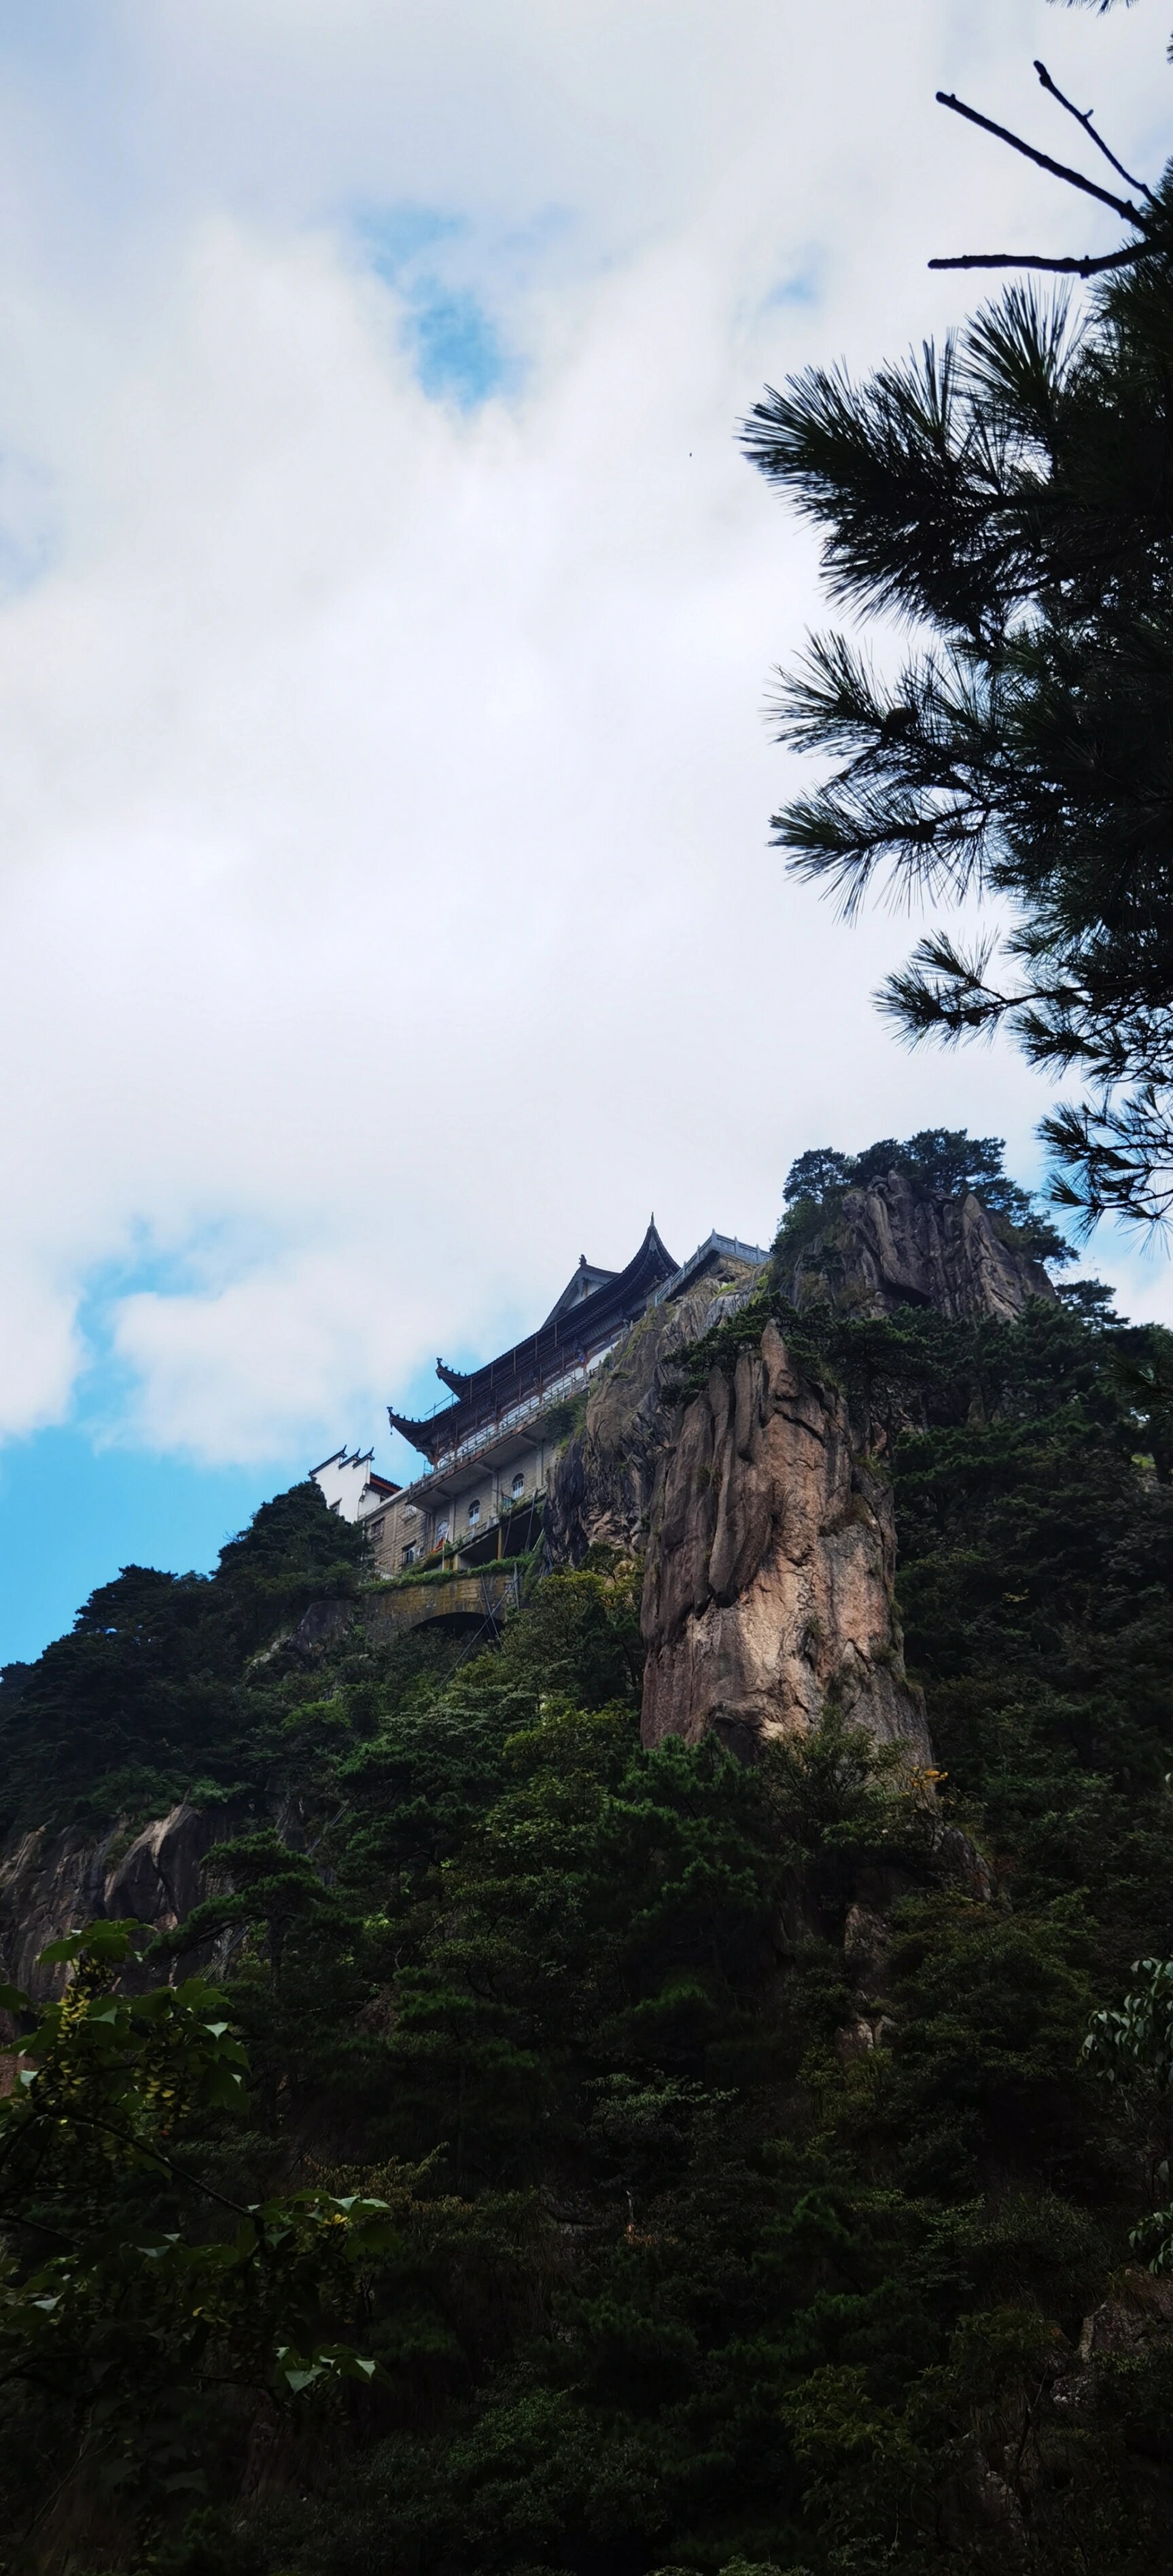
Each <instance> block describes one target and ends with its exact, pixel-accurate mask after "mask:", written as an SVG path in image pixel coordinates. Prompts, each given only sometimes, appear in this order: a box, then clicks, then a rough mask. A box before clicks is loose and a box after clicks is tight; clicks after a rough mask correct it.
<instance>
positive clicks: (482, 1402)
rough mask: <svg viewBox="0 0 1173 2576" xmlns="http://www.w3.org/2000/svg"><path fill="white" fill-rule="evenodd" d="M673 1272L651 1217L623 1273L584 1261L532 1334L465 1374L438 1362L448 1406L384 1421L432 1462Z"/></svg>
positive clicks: (603, 1336)
mask: <svg viewBox="0 0 1173 2576" xmlns="http://www.w3.org/2000/svg"><path fill="white" fill-rule="evenodd" d="M676 1267H677V1265H676V1263H675V1262H674V1260H673V1258H672V1255H671V1253H670V1252H669V1251H668V1250H667V1247H666V1246H665V1244H663V1243H662V1242H661V1240H660V1237H659V1235H658V1234H657V1232H656V1221H655V1218H654V1217H653V1219H652V1222H651V1224H650V1225H649V1227H648V1230H647V1233H646V1234H645V1236H644V1239H643V1242H642V1243H641V1245H640V1247H639V1250H638V1252H637V1253H636V1254H635V1257H634V1259H633V1260H631V1261H629V1262H628V1264H627V1268H626V1270H612V1271H600V1270H595V1269H591V1268H590V1267H589V1266H588V1264H587V1261H586V1258H585V1255H584V1257H583V1259H582V1260H581V1261H580V1263H579V1266H578V1270H577V1271H576V1272H575V1273H574V1276H573V1277H572V1278H571V1280H570V1282H569V1284H568V1286H567V1287H566V1289H565V1290H564V1291H563V1294H562V1296H561V1297H560V1298H559V1299H558V1302H557V1304H556V1306H555V1307H554V1308H553V1310H552V1312H551V1313H550V1314H549V1315H548V1316H547V1317H546V1321H545V1323H544V1324H541V1325H539V1327H538V1330H537V1332H536V1333H531V1334H530V1335H529V1336H528V1338H527V1339H526V1340H525V1341H524V1342H516V1343H515V1344H514V1347H513V1349H512V1350H511V1351H502V1352H501V1354H500V1357H499V1358H498V1359H495V1360H488V1361H487V1362H486V1364H485V1366H484V1367H483V1368H479V1369H473V1370H471V1371H470V1372H468V1373H467V1374H465V1373H464V1372H463V1371H461V1370H460V1369H451V1368H449V1367H448V1366H447V1365H446V1363H445V1362H444V1361H443V1360H437V1362H436V1374H437V1376H438V1377H439V1378H440V1379H441V1380H442V1381H443V1383H444V1385H445V1386H447V1387H451V1389H452V1392H453V1394H454V1395H455V1397H456V1402H455V1404H447V1405H445V1406H444V1408H443V1411H442V1412H440V1413H434V1414H433V1415H432V1416H431V1419H430V1420H429V1421H427V1422H412V1421H410V1420H409V1419H408V1418H407V1416H406V1415H404V1414H402V1413H395V1412H393V1411H392V1408H391V1406H390V1405H388V1407H387V1419H388V1421H389V1422H390V1424H391V1428H392V1430H393V1431H401V1432H402V1433H403V1436H404V1438H405V1439H406V1440H410V1442H411V1444H412V1447H413V1448H415V1449H419V1450H421V1451H422V1452H423V1455H424V1457H425V1458H428V1459H430V1460H431V1461H432V1463H433V1464H434V1463H435V1461H436V1459H437V1458H442V1457H446V1456H447V1455H448V1454H449V1452H450V1451H451V1450H453V1449H455V1448H456V1447H457V1446H458V1444H459V1442H460V1441H462V1440H466V1439H468V1438H469V1436H470V1435H471V1433H473V1432H474V1431H476V1430H479V1429H480V1428H481V1426H482V1425H487V1424H489V1423H491V1422H494V1421H495V1420H496V1419H497V1417H498V1416H499V1415H500V1414H501V1413H504V1412H506V1411H508V1409H509V1407H510V1406H511V1405H514V1404H518V1403H520V1402H522V1401H523V1399H524V1398H525V1397H526V1396H527V1395H530V1394H536V1393H540V1391H541V1388H542V1387H543V1386H544V1385H545V1384H547V1383H548V1382H549V1381H550V1380H551V1379H553V1378H557V1377H558V1376H560V1375H561V1374H562V1373H563V1372H564V1371H565V1370H566V1369H567V1368H569V1367H573V1366H574V1365H575V1363H576V1362H578V1361H581V1360H584V1359H589V1358H590V1357H591V1356H592V1354H593V1353H594V1352H596V1351H600V1350H603V1349H604V1348H605V1347H606V1346H607V1345H608V1344H609V1343H610V1342H613V1341H615V1340H616V1339H617V1338H618V1336H619V1334H620V1333H621V1332H624V1331H625V1330H626V1328H627V1326H628V1325H629V1324H633V1323H634V1322H635V1320H636V1317H637V1316H638V1315H642V1313H643V1310H644V1308H645V1306H646V1305H648V1304H649V1303H650V1301H651V1299H652V1297H653V1296H654V1295H655V1292H656V1290H657V1288H660V1287H662V1286H663V1284H664V1282H665V1280H666V1279H671V1278H672V1277H673V1275H674V1273H675V1270H676ZM596 1282H597V1283H598V1284H597V1285H596V1284H594V1283H596Z"/></svg>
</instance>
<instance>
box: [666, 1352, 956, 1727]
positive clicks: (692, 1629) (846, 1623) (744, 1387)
mask: <svg viewBox="0 0 1173 2576" xmlns="http://www.w3.org/2000/svg"><path fill="white" fill-rule="evenodd" d="M895 1560H896V1535H895V1527H894V1522H893V1514H892V1498H891V1491H890V1488H889V1486H888V1484H887V1483H886V1481H885V1480H884V1479H883V1478H882V1477H881V1476H880V1475H878V1474H877V1473H876V1472H875V1470H874V1468H872V1467H870V1466H869V1465H868V1463H867V1462H866V1460H865V1459H864V1458H863V1457H862V1456H861V1455H860V1454H859V1452H858V1449H857V1447H856V1445H855V1443H854V1442H853V1439H852V1434H851V1427H850V1424H849V1421H848V1417H847V1410H846V1406H845V1404H844V1401H843V1398H842V1397H841V1396H839V1395H838V1394H836V1393H833V1392H831V1391H829V1390H826V1389H823V1388H820V1387H816V1386H814V1385H812V1384H811V1383H810V1382H809V1381H808V1380H805V1379H804V1378H803V1377H801V1376H800V1375H799V1373H798V1372H797V1371H796V1370H795V1369H794V1368H793V1367H792V1366H791V1363H790V1360H789V1358H788V1356H787V1352H786V1347H785V1344H784V1342H783V1340H782V1336H781V1334H780V1333H779V1331H778V1329H777V1326H776V1325H775V1324H772V1323H769V1324H767V1325H766V1328H765V1331H764V1332H763V1334H762V1339H761V1346H760V1350H759V1351H757V1352H753V1351H748V1350H745V1351H742V1352H741V1354H740V1356H739V1358H738V1360H737V1363H736V1367H735V1369H734V1370H733V1372H732V1374H728V1373H726V1372H725V1371H724V1370H722V1369H720V1368H714V1370H713V1371H712V1373H711V1375H710V1378H709V1383H708V1386H707V1388H706V1390H705V1392H704V1394H703V1395H699V1396H696V1397H694V1398H693V1401H692V1402H691V1403H690V1404H689V1405H687V1406H686V1408H685V1411H684V1414H683V1419H682V1420H681V1422H680V1427H679V1432H678V1435H677V1437H676V1439H675V1440H674V1441H673V1443H672V1444H671V1447H670V1448H667V1449H666V1450H665V1451H664V1453H663V1455H662V1458H661V1462H660V1467H659V1472H658V1475H657V1481H656V1489H655V1493H654V1496H653V1503H652V1510H651V1515H650V1527H649V1534H648V1556H647V1569H646V1574H645V1579H644V1592H643V1613H642V1626H643V1636H644V1642H645V1645H646V1646H647V1650H648V1656H647V1666H646V1671H645V1678H644V1696H643V1739H644V1742H645V1744H658V1743H660V1742H661V1740H662V1739H663V1737H664V1736H666V1735H679V1736H683V1738H684V1740H685V1742H686V1743H693V1742H695V1740H696V1738H697V1737H698V1736H699V1735H702V1734H703V1733H705V1731H706V1730H707V1729H708V1728H710V1727H711V1728H712V1729H713V1730H714V1731H715V1732H716V1733H717V1734H718V1735H719V1736H720V1738H721V1740H722V1742H724V1743H726V1744H727V1745H729V1747H730V1748H731V1749H732V1750H735V1751H737V1752H738V1753H740V1754H741V1755H742V1756H743V1757H746V1758H749V1757H752V1754H753V1753H754V1751H755V1750H756V1747H757V1745H758V1743H759V1741H760V1739H761V1738H762V1737H763V1736H765V1735H769V1734H787V1733H793V1732H795V1731H799V1732H807V1731H809V1730H810V1729H811V1728H813V1727H814V1726H816V1725H817V1724H818V1722H819V1719H820V1717H821V1716H822V1714H823V1712H824V1711H825V1710H826V1709H828V1708H829V1707H831V1706H835V1707H837V1708H839V1709H841V1710H842V1712H843V1714H844V1716H845V1717H847V1718H848V1719H850V1720H851V1721H853V1722H854V1723H855V1724H857V1725H863V1726H866V1727H867V1729H868V1731H869V1732H870V1733H871V1734H873V1735H874V1736H875V1737H876V1738H877V1739H878V1740H879V1741H880V1742H883V1743H894V1742H900V1743H903V1744H906V1745H907V1747H908V1749H909V1752H910V1754H911V1755H912V1756H913V1757H914V1758H915V1759H916V1760H917V1761H919V1762H922V1763H926V1764H927V1763H929V1762H931V1760H932V1753H931V1747H930V1744H929V1737H928V1729H927V1727H926V1724H925V1715H924V1705H923V1701H922V1699H921V1696H920V1693H919V1692H918V1691H916V1690H915V1689H914V1688H913V1687H912V1685H911V1684H910V1683H909V1681H908V1679H907V1677H906V1675H905V1671H904V1663H903V1656H902V1652H901V1639H900V1631H899V1626H898V1623H897V1620H896V1615H895V1610H894V1607H893V1595H892V1580H893V1575H894V1571H895Z"/></svg>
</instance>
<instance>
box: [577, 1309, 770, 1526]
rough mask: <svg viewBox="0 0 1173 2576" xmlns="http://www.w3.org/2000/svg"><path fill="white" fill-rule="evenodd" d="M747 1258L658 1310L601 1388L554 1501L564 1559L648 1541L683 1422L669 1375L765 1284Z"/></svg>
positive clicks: (626, 1344) (627, 1343) (638, 1328)
mask: <svg viewBox="0 0 1173 2576" xmlns="http://www.w3.org/2000/svg"><path fill="white" fill-rule="evenodd" d="M759 1276H760V1274H759V1273H758V1271H756V1270H755V1269H752V1268H751V1267H750V1266H749V1264H748V1263H745V1262H736V1261H732V1260H731V1261H729V1262H728V1263H727V1264H726V1265H725V1278H726V1285H725V1286H724V1287H723V1288H722V1289H721V1290H720V1291H719V1292H718V1293H717V1294H716V1295H714V1289H713V1282H712V1280H711V1279H706V1280H702V1281H700V1282H699V1283H698V1285H697V1286H696V1287H695V1288H691V1289H686V1291H685V1293H684V1294H683V1296H681V1297H677V1298H674V1299H672V1300H670V1301H669V1302H668V1303H666V1304H664V1305H661V1306H651V1307H649V1309H648V1311H647V1313H646V1314H645V1315H642V1316H641V1317H640V1320H639V1322H638V1324H636V1325H634V1326H633V1328H632V1330H631V1332H630V1333H628V1335H627V1337H626V1339H625V1340H624V1341H623V1342H621V1343H620V1346H619V1349H618V1351H617V1352H616V1354H615V1357H614V1359H613V1360H612V1361H611V1362H610V1364H609V1366H608V1367H607V1368H605V1369H604V1370H602V1372H601V1373H600V1376H599V1378H598V1380H597V1381H596V1383H595V1385H594V1387H593V1388H592V1391H591V1395H590V1400H589V1402H588V1405H587V1411H586V1420H585V1422H584V1424H583V1428H582V1430H581V1432H580V1433H579V1434H578V1436H577V1438H575V1439H574V1440H572V1441H571V1442H570V1443H569V1445H568V1447H567V1448H566V1449H565V1450H564V1451H563V1454H562V1457H561V1458H560V1459H559V1461H558V1465H557V1467H556V1469H555V1471H554V1475H553V1477H552V1478H551V1482H550V1490H549V1493H548V1495H547V1498H546V1539H547V1544H548V1546H549V1550H550V1554H551V1557H552V1558H553V1560H554V1562H555V1564H557V1565H581V1564H582V1561H583V1558H584V1557H585V1555H586V1553H587V1550H588V1548H590V1547H597V1546H604V1547H611V1548H615V1549H617V1550H618V1551H619V1553H620V1554H621V1555H624V1556H628V1555H632V1554H634V1553H636V1552H638V1550H639V1549H640V1548H642V1546H643V1543H644V1536H645V1532H646V1527H647V1516H648V1507H649V1505H650V1503H651V1499H652V1488H653V1486H654V1483H655V1478H656V1468H657V1465H658V1463H659V1460H660V1457H661V1455H662V1453H663V1450H664V1448H665V1446H666V1444H667V1442H668V1441H669V1440H670V1439H671V1438H672V1437H673V1435H674V1433H675V1428H676V1420H677V1417H676V1414H675V1412H674V1411H670V1410H668V1409H667V1408H666V1407H665V1405H664V1400H663V1399H664V1393H665V1386H666V1382H667V1381H668V1380H669V1379H670V1378H671V1377H672V1375H673V1363H674V1361H676V1360H677V1359H678V1358H679V1355H680V1353H681V1352H682V1351H684V1350H687V1349H688V1348H689V1347H690V1345H691V1344H692V1343H693V1342H695V1341H698V1340H699V1339H700V1336H701V1334H702V1333H707V1332H708V1331H709V1330H710V1328H711V1326H712V1325H713V1324H715V1323H719V1322H720V1321H721V1320H722V1318H723V1317H725V1316H727V1315H731V1314H735V1313H736V1312H737V1309H738V1306H739V1305H742V1304H744V1302H745V1299H746V1297H747V1296H749V1295H750V1294H751V1292H752V1290H753V1289H754V1288H755V1287H756V1286H757V1285H758V1281H759Z"/></svg>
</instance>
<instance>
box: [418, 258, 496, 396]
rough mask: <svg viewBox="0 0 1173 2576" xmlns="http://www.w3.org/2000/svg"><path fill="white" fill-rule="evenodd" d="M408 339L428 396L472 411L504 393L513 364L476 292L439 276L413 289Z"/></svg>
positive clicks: (421, 282)
mask: <svg viewBox="0 0 1173 2576" xmlns="http://www.w3.org/2000/svg"><path fill="white" fill-rule="evenodd" d="M403 337H404V340H405V342H406V344H407V346H408V348H409V349H410V350H411V351H412V354H413V356H414V359H415V370H416V374H417V376H418V377H419V380H420V383H421V385H422V386H423V389H424V392H425V393H426V394H431V395H432V396H433V398H435V399H438V400H444V399H448V400H451V401H453V402H457V403H459V405H460V407H461V410H462V411H471V410H473V409H474V407H475V405H476V404H477V403H481V402H485V401H487V400H488V397H489V395H490V394H495V393H499V392H500V390H501V387H502V386H503V385H504V383H505V382H506V380H507V377H508V375H509V368H508V366H507V363H506V359H505V354H504V351H503V349H502V346H501V341H500V336H499V334H498V331H497V328H496V325H495V323H494V322H493V321H492V320H491V318H490V316H489V314H488V313H486V311H485V309H484V306H483V305H482V304H478V302H477V299H476V297H475V295H471V294H469V293H467V292H466V291H461V290H460V289H459V288H457V289H454V290H449V289H446V288H445V287H443V286H442V285H441V284H440V282H439V280H438V279H437V278H426V279H422V280H421V281H420V284H419V285H418V286H417V287H415V288H413V290H412V295H411V309H410V312H409V313H408V316H407V319H406V320H405V322H404V326H403Z"/></svg>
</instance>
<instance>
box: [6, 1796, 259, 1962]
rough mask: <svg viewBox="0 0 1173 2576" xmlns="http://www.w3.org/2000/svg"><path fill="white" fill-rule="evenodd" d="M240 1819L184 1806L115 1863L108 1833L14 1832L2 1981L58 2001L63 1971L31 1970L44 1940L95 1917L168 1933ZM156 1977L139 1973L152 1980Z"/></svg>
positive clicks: (203, 1888)
mask: <svg viewBox="0 0 1173 2576" xmlns="http://www.w3.org/2000/svg"><path fill="white" fill-rule="evenodd" d="M244 1821H245V1819H244V1817H243V1815H242V1814H241V1813H240V1812H239V1811H237V1810H229V1809H228V1808H227V1807H224V1806H214V1807H191V1806H188V1805H187V1803H186V1801H185V1802H183V1803H182V1804H181V1805H179V1806H178V1807H172V1809H171V1812H170V1814H169V1815H166V1816H159V1817H157V1818H156V1819H155V1820H154V1821H153V1823H151V1824H149V1825H147V1826H145V1827H144V1829H143V1831H142V1833H141V1834H139V1835H138V1837H137V1839H136V1840H135V1841H134V1842H133V1843H132V1844H131V1845H130V1848H129V1850H128V1851H124V1852H123V1853H122V1854H121V1856H120V1857H118V1858H116V1859H114V1860H113V1861H112V1860H111V1851H112V1848H113V1836H112V1835H109V1834H107V1835H105V1836H103V1837H102V1838H101V1839H100V1840H98V1841H95V1840H94V1839H93V1837H92V1836H87V1835H85V1834H82V1833H79V1832H78V1831H76V1830H74V1829H69V1830H67V1831H66V1832H64V1833H59V1834H53V1835H48V1834H46V1833H45V1831H44V1829H43V1828H40V1829H38V1830H36V1831H34V1832H32V1833H24V1834H18V1835H14V1836H12V1837H11V1838H10V1840H9V1842H8V1844H7V1845H6V1847H5V1849H4V1851H3V1852H2V1853H0V1961H2V1962H3V1970H4V1974H5V1976H6V1977H10V1978H11V1979H12V1981H13V1983H14V1984H15V1985H18V1986H23V1987H24V1989H25V1992H26V1993H28V1994H31V1995H32V1996H33V1997H34V1999H35V2000H36V2001H37V2002H41V2001H44V2000H45V1999H46V1998H47V1997H49V1996H51V1995H56V1994H60V1993H61V1992H62V1990H63V1988H64V1985H65V1981H66V1974H67V1972H66V1970H65V1969H64V1968H38V1966H37V1958H38V1955H39V1953H40V1951H42V1950H43V1949H44V1948H45V1947H46V1945H47V1944H48V1943H49V1942H50V1941H58V1940H60V1939H61V1938H62V1936H63V1934H64V1933H66V1932H70V1931H72V1930H74V1929H75V1928H78V1927H80V1926H81V1925H82V1924H83V1923H92V1922H95V1921H99V1920H105V1921H107V1922H119V1921H126V1920H128V1919H130V1918H133V1920H134V1921H135V1922H137V1923H144V1924H149V1925H150V1926H151V1928H152V1930H153V1931H156V1932H170V1931H173V1930H174V1927H175V1925H176V1924H177V1923H182V1922H183V1920H184V1918H185V1916H187V1915H188V1914H190V1912H191V1910H192V1907H193V1906H194V1905H198V1904H199V1902H200V1899H201V1897H203V1896H206V1895H207V1894H208V1892H209V1890H208V1886H207V1883H206V1881H205V1878H204V1873H203V1861H204V1855H205V1853H206V1852H208V1851H210V1850H211V1848H212V1845H213V1843H219V1842H224V1841H226V1840H228V1838H229V1837H230V1836H231V1835H232V1834H233V1833H237V1832H239V1831H240V1829H241V1826H242V1824H243V1822H244ZM158 1973H159V1972H158V1971H157V1970H154V1971H152V1972H151V1973H150V1974H149V1975H147V1976H145V1978H144V1982H145V1983H147V1984H151V1983H154V1982H155V1979H156V1977H157V1975H158Z"/></svg>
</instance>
